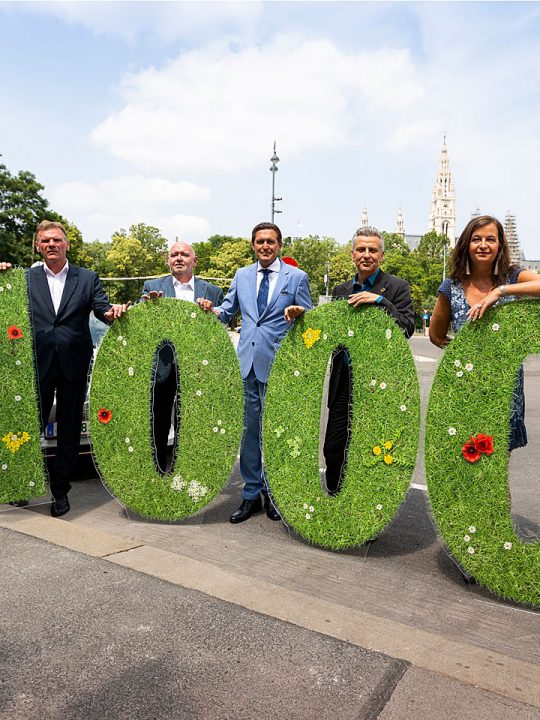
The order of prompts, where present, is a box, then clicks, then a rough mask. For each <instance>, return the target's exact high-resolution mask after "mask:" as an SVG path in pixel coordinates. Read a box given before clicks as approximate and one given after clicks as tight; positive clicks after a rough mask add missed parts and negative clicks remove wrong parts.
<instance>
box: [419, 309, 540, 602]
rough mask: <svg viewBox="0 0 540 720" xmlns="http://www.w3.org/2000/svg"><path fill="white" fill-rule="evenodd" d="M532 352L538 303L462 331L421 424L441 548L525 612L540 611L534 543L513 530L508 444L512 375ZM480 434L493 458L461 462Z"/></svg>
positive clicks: (537, 545)
mask: <svg viewBox="0 0 540 720" xmlns="http://www.w3.org/2000/svg"><path fill="white" fill-rule="evenodd" d="M539 352H540V303H538V302H537V301H534V300H526V301H519V302H512V303H507V304H505V305H503V306H502V307H499V308H494V309H492V310H491V311H489V312H487V313H486V315H485V316H484V318H483V319H482V320H480V321H477V322H474V323H466V324H465V325H464V326H463V328H462V329H461V330H460V331H459V332H458V333H457V335H456V337H455V339H454V340H453V341H452V342H451V343H450V345H449V346H448V347H447V348H446V350H445V353H444V356H443V358H442V360H441V362H440V365H439V367H438V369H437V373H436V375H435V379H434V381H433V386H432V389H431V394H430V398H429V407H428V414H427V420H426V450H425V460H426V474H427V481H428V489H429V498H430V501H431V506H432V508H433V514H434V516H435V520H436V522H437V524H438V526H439V528H440V531H441V533H442V535H443V537H444V539H445V541H446V543H447V545H448V548H449V549H450V551H451V553H452V554H453V555H454V557H455V558H456V559H457V560H458V562H459V564H460V565H461V566H462V567H463V568H464V569H465V570H466V571H467V572H468V573H470V574H471V575H472V576H473V577H474V578H475V579H476V580H477V581H478V582H479V583H481V584H482V585H485V586H486V587H488V588H489V589H490V590H492V591H493V592H494V593H496V594H497V595H500V596H503V597H506V598H511V599H513V600H517V601H518V602H521V603H527V604H530V605H540V542H538V541H536V542H534V543H524V542H522V541H521V540H520V538H519V537H518V535H517V534H516V532H515V530H514V527H513V525H512V519H511V516H510V507H511V505H510V503H511V501H510V493H509V488H508V459H509V453H508V439H509V418H510V402H511V397H512V393H513V391H514V387H515V381H516V375H517V373H518V370H519V367H520V364H521V362H522V361H523V359H524V358H525V357H526V356H527V355H528V354H531V353H539ZM458 363H459V364H458ZM467 365H469V369H466V366H467ZM471 365H472V368H470V366H471ZM460 373H461V374H460ZM479 433H483V434H485V435H488V436H492V437H493V446H494V451H493V453H492V454H491V455H487V454H482V455H481V457H480V459H478V460H477V461H476V462H472V463H470V462H467V460H466V459H465V458H464V457H463V455H462V447H463V445H464V444H465V443H467V442H468V441H469V439H470V437H471V436H477V435H478V434H479Z"/></svg>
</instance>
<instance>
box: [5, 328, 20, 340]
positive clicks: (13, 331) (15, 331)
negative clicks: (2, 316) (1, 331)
mask: <svg viewBox="0 0 540 720" xmlns="http://www.w3.org/2000/svg"><path fill="white" fill-rule="evenodd" d="M7 335H8V338H9V339H10V340H18V339H19V338H22V337H24V335H23V331H22V330H21V328H20V327H17V326H16V325H10V326H9V327H8V329H7Z"/></svg>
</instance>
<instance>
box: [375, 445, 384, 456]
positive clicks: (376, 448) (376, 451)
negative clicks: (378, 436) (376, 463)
mask: <svg viewBox="0 0 540 720" xmlns="http://www.w3.org/2000/svg"><path fill="white" fill-rule="evenodd" d="M381 453H382V450H381V448H380V447H379V446H378V445H375V447H374V448H373V454H374V455H377V457H378V456H379V455H380V454H381Z"/></svg>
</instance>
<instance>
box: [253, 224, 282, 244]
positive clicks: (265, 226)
mask: <svg viewBox="0 0 540 720" xmlns="http://www.w3.org/2000/svg"><path fill="white" fill-rule="evenodd" d="M259 230H273V231H274V232H275V233H276V235H277V239H278V243H279V244H280V245H281V243H282V242H283V238H282V235H281V230H280V229H279V228H278V226H277V225H274V223H271V222H262V223H259V224H258V225H255V227H254V228H253V230H252V231H251V244H252V245H253V243H254V242H255V235H256V234H257V233H258V232H259Z"/></svg>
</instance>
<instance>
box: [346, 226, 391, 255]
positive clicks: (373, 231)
mask: <svg viewBox="0 0 540 720" xmlns="http://www.w3.org/2000/svg"><path fill="white" fill-rule="evenodd" d="M358 237H376V238H379V241H380V246H381V250H384V238H383V236H382V233H381V232H380V230H377V228H376V227H373V225H365V226H364V227H360V228H358V230H357V231H356V232H355V233H354V235H353V236H352V241H351V242H352V246H353V249H354V243H355V241H356V238H358Z"/></svg>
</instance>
